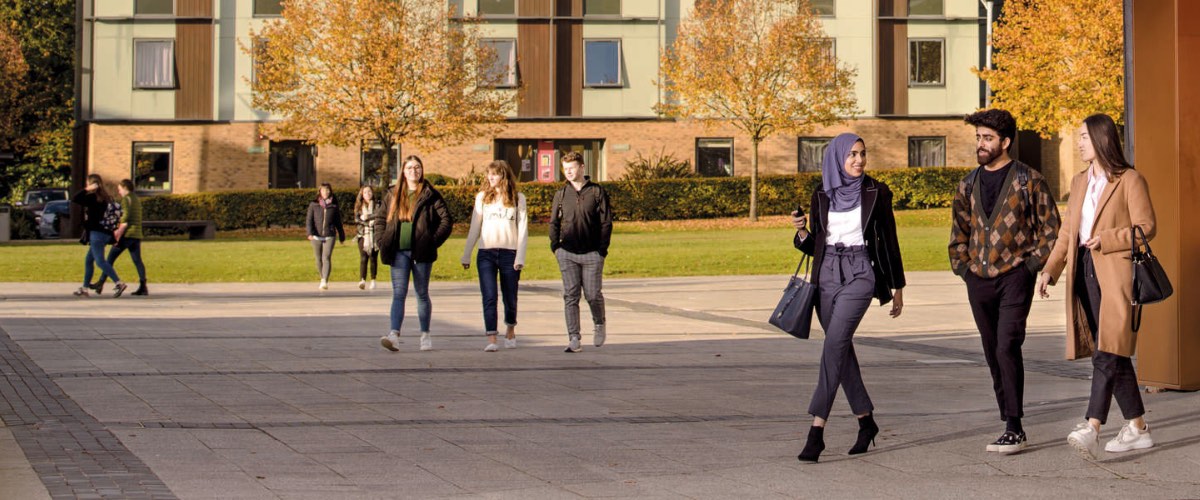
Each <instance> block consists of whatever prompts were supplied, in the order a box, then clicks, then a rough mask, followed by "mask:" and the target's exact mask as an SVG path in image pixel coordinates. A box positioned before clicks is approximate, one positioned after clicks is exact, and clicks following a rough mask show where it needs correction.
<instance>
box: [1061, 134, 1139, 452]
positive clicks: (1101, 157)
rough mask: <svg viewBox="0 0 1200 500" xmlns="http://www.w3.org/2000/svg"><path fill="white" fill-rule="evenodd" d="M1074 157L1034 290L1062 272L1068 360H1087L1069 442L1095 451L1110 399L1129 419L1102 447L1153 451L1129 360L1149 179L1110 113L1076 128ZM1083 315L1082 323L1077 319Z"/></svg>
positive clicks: (1134, 345)
mask: <svg viewBox="0 0 1200 500" xmlns="http://www.w3.org/2000/svg"><path fill="white" fill-rule="evenodd" d="M1078 134H1079V139H1078V147H1079V156H1080V158H1081V159H1082V160H1083V162H1084V163H1085V164H1086V165H1087V168H1085V169H1084V170H1083V171H1082V172H1079V173H1078V174H1075V178H1074V179H1072V181H1071V199H1070V202H1069V203H1068V205H1067V216H1066V217H1065V223H1064V224H1063V226H1062V228H1061V229H1060V230H1059V231H1060V232H1059V236H1058V241H1056V242H1055V244H1054V250H1053V251H1052V252H1051V253H1050V261H1049V262H1047V263H1046V267H1045V269H1043V270H1042V272H1041V274H1040V275H1039V276H1038V282H1037V290H1038V293H1039V294H1040V295H1041V296H1042V297H1043V298H1045V297H1049V296H1050V294H1049V292H1048V290H1047V286H1049V285H1054V284H1055V283H1056V282H1057V281H1058V279H1059V277H1060V276H1061V275H1062V274H1063V271H1066V276H1067V279H1066V285H1067V289H1066V297H1067V300H1066V305H1067V346H1066V347H1067V349H1066V356H1067V359H1079V358H1083V357H1085V356H1088V355H1090V356H1091V357H1092V390H1091V396H1090V398H1089V401H1088V407H1087V412H1086V413H1085V414H1084V419H1085V421H1084V422H1080V423H1079V424H1078V425H1077V426H1076V427H1075V430H1073V431H1071V433H1070V434H1069V435H1068V436H1067V443H1069V444H1070V445H1071V446H1073V447H1074V448H1075V449H1076V450H1078V451H1079V453H1080V454H1081V455H1083V456H1084V457H1085V458H1088V459H1095V458H1098V456H1099V453H1100V426H1101V425H1104V423H1105V421H1106V420H1107V419H1108V410H1109V407H1110V405H1111V404H1112V400H1113V398H1114V396H1115V397H1116V400H1117V405H1118V406H1119V407H1120V408H1121V414H1122V415H1123V416H1124V417H1125V418H1126V419H1127V420H1128V421H1129V422H1128V423H1127V424H1126V425H1124V426H1122V427H1121V430H1120V431H1118V432H1117V435H1116V437H1114V438H1113V439H1112V440H1111V441H1109V442H1108V443H1107V444H1106V445H1105V446H1104V450H1105V451H1108V452H1110V453H1119V452H1124V451H1129V450H1135V449H1142V448H1149V447H1151V446H1154V441H1153V440H1152V439H1151V438H1150V428H1149V427H1147V425H1146V419H1145V413H1146V408H1145V406H1144V405H1143V404H1142V396H1141V393H1139V392H1138V383H1137V374H1136V373H1135V372H1134V367H1133V361H1132V360H1131V359H1130V358H1131V357H1132V356H1133V355H1134V351H1135V349H1136V348H1137V335H1136V333H1135V332H1134V331H1133V327H1132V325H1131V323H1130V319H1131V315H1132V314H1133V311H1132V309H1133V308H1132V307H1131V306H1130V305H1129V304H1130V303H1131V302H1132V300H1131V299H1132V297H1133V269H1132V266H1130V264H1129V259H1130V247H1131V245H1132V243H1133V240H1132V235H1131V233H1132V231H1133V228H1134V227H1137V228H1141V230H1142V231H1143V232H1145V234H1146V238H1147V239H1151V238H1154V232H1155V220H1154V207H1153V206H1152V205H1151V204H1150V188H1149V186H1148V185H1147V184H1146V178H1145V177H1142V175H1141V174H1140V173H1138V171H1137V170H1135V169H1134V168H1133V165H1130V164H1129V162H1128V161H1126V160H1125V155H1124V153H1122V151H1121V137H1120V135H1119V134H1118V133H1117V126H1116V124H1115V123H1113V119H1112V118H1111V117H1109V116H1108V115H1104V114H1096V115H1092V116H1089V117H1087V118H1086V119H1084V120H1083V125H1081V126H1080V127H1079V131H1078ZM1080 315H1082V316H1083V318H1080V317H1079V316H1080Z"/></svg>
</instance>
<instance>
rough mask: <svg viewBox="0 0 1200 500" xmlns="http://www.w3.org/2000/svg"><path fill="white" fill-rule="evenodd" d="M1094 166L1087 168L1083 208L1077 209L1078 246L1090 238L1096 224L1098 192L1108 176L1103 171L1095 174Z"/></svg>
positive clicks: (1106, 184)
mask: <svg viewBox="0 0 1200 500" xmlns="http://www.w3.org/2000/svg"><path fill="white" fill-rule="evenodd" d="M1094 170H1095V169H1094V168H1090V167H1089V168H1088V187H1087V195H1086V197H1085V198H1084V199H1083V208H1082V209H1081V210H1080V211H1079V246H1084V245H1085V244H1087V241H1088V240H1090V239H1092V227H1093V226H1095V224H1096V210H1097V208H1099V207H1098V205H1099V204H1100V194H1101V193H1104V188H1106V187H1108V176H1106V175H1105V174H1104V172H1103V171H1101V172H1100V175H1095V172H1094Z"/></svg>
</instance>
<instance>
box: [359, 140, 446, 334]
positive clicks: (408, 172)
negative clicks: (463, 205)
mask: <svg viewBox="0 0 1200 500" xmlns="http://www.w3.org/2000/svg"><path fill="white" fill-rule="evenodd" d="M374 219H375V227H382V228H383V231H382V232H380V233H378V236H377V238H376V243H377V245H378V246H379V255H382V256H383V262H384V263H385V264H387V265H389V266H392V309H391V327H392V328H391V331H390V332H388V334H387V335H386V336H384V337H382V338H380V339H379V343H380V344H382V345H383V347H384V348H385V349H387V350H389V351H393V352H394V351H399V350H400V326H401V325H402V324H403V322H404V301H405V299H406V298H407V297H408V283H409V278H410V276H411V278H412V283H413V289H415V290H416V292H417V320H418V321H419V322H420V325H421V350H422V351H431V350H433V339H432V338H430V336H429V320H430V317H431V315H432V313H433V303H432V302H431V301H430V300H429V275H430V274H431V273H432V272H433V263H434V261H436V260H437V258H438V254H437V251H438V247H440V246H442V243H445V242H446V238H449V237H450V231H451V229H453V227H454V221H453V219H451V218H450V209H449V208H448V207H447V206H446V200H444V199H443V198H442V195H441V193H439V192H438V191H437V190H436V189H434V188H433V185H432V184H430V183H429V181H426V180H425V165H424V164H423V163H421V159H420V158H418V157H416V156H409V157H407V158H405V159H404V168H403V169H402V170H401V171H400V181H399V182H397V183H396V187H395V188H394V189H392V190H391V191H390V192H389V193H388V196H387V198H385V199H384V200H383V204H381V205H380V206H379V210H376V211H375V216H374Z"/></svg>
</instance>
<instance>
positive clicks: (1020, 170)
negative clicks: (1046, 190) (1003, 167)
mask: <svg viewBox="0 0 1200 500" xmlns="http://www.w3.org/2000/svg"><path fill="white" fill-rule="evenodd" d="M1013 168H1015V169H1017V182H1019V183H1020V184H1021V195H1022V198H1023V199H1024V200H1025V218H1026V219H1028V220H1031V221H1033V223H1034V225H1037V224H1038V219H1037V207H1035V206H1034V205H1033V195H1032V194H1031V193H1030V188H1029V170H1027V169H1028V168H1029V167H1028V166H1026V165H1024V164H1022V163H1013ZM982 169H983V165H980V166H978V167H975V169H974V170H972V171H971V173H969V174H967V178H966V183H967V189H966V191H967V192H966V195H967V196H966V198H967V206H968V207H970V206H972V203H971V192H972V191H974V189H975V178H976V177H978V176H979V171H980V170H982Z"/></svg>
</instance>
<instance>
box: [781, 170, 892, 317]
mask: <svg viewBox="0 0 1200 500" xmlns="http://www.w3.org/2000/svg"><path fill="white" fill-rule="evenodd" d="M864 175H866V174H864ZM809 212H810V213H809V216H808V227H809V230H808V237H807V238H805V239H804V241H800V233H799V231H797V232H796V236H795V237H793V238H792V244H793V245H795V246H796V248H798V249H799V250H800V251H801V252H804V253H806V254H809V255H812V256H813V262H812V266H813V267H812V282H813V283H820V281H819V280H820V276H821V261H823V260H824V257H825V237H826V234H825V221H826V220H827V219H828V218H829V196H827V195H826V194H825V191H822V190H820V189H818V190H816V191H814V192H813V196H812V202H811V204H810V205H809ZM862 226H863V240H864V241H865V242H866V244H867V253H868V254H869V255H870V257H871V269H873V270H874V271H875V294H874V296H875V298H877V299H879V305H884V304H887V303H888V302H891V301H892V290H899V289H901V288H904V285H905V281H904V262H903V261H902V260H900V243H899V241H898V240H897V239H896V216H895V214H894V213H893V212H892V190H891V189H888V187H887V184H884V183H882V182H879V181H877V180H875V179H872V178H871V177H870V176H866V177H865V178H864V179H863V183H862Z"/></svg>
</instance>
